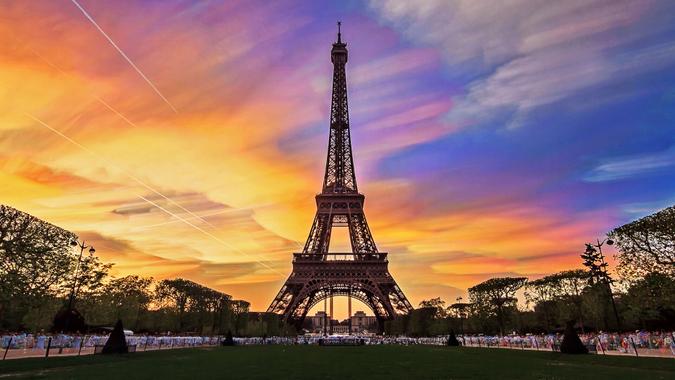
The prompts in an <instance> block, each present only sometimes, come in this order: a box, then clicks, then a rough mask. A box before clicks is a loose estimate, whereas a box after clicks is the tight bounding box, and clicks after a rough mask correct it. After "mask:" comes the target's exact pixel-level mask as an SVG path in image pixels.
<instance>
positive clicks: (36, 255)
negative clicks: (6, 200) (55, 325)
mask: <svg viewBox="0 0 675 380" xmlns="http://www.w3.org/2000/svg"><path fill="white" fill-rule="evenodd" d="M76 238H77V236H76V235H75V234H73V233H72V232H68V231H66V230H64V229H62V228H59V227H57V226H55V225H53V224H50V223H47V222H45V221H43V220H40V219H38V218H36V217H34V216H32V215H29V214H26V213H24V212H21V211H19V210H16V209H14V208H12V207H9V206H4V205H0V283H2V291H3V295H4V296H5V297H9V298H17V297H18V298H20V299H24V300H30V299H36V298H37V299H39V298H41V297H45V296H47V295H49V294H53V293H55V292H59V291H63V290H64V285H66V284H65V283H64V281H63V279H64V278H66V277H67V275H68V274H69V272H70V271H71V266H72V254H73V252H72V251H71V247H70V242H71V241H73V240H75V239H76Z"/></svg>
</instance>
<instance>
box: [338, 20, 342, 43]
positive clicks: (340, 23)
mask: <svg viewBox="0 0 675 380" xmlns="http://www.w3.org/2000/svg"><path fill="white" fill-rule="evenodd" d="M337 24H338V40H337V43H339V44H341V43H342V33H340V26H341V25H342V21H338V22H337Z"/></svg>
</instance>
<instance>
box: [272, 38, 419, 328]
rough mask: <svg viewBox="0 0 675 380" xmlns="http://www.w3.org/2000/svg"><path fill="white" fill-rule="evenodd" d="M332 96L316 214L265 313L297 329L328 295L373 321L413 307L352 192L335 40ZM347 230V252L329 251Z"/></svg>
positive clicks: (341, 54)
mask: <svg viewBox="0 0 675 380" xmlns="http://www.w3.org/2000/svg"><path fill="white" fill-rule="evenodd" d="M331 61H332V62H333V95H332V104H331V113H330V137H329V140H328V157H327V159H326V173H325V176H324V180H323V189H322V191H321V193H320V194H318V195H317V196H316V206H317V211H316V216H315V217H314V222H313V224H312V228H311V230H310V232H309V237H308V238H307V242H306V243H305V246H304V248H303V251H302V253H294V254H293V271H292V273H291V275H290V276H289V277H288V279H287V280H286V283H285V284H284V285H283V286H282V287H281V290H280V291H279V293H278V294H277V296H276V297H275V298H274V301H272V304H271V305H270V306H269V308H268V309H267V312H272V313H277V314H281V315H282V316H283V319H284V320H285V321H287V322H290V323H293V324H295V325H296V326H298V327H300V326H301V325H302V322H303V320H304V319H305V316H306V315H307V313H308V312H309V310H310V309H311V308H312V307H313V306H314V305H316V304H318V303H319V302H321V301H323V300H325V299H327V298H331V297H333V296H348V297H352V298H355V299H358V300H360V301H362V302H363V303H365V304H366V305H368V306H369V307H370V308H371V309H372V310H373V312H374V313H375V316H376V317H377V319H378V321H379V322H380V323H379V325H380V328H382V325H383V324H382V322H383V321H384V320H387V319H392V318H394V317H395V316H396V315H399V314H406V313H408V312H409V311H411V310H412V309H413V308H412V306H411V305H410V302H408V299H407V298H406V297H405V295H404V294H403V292H402V291H401V289H400V288H399V287H398V285H397V284H396V281H394V278H393V277H392V276H391V274H390V273H389V269H388V260H387V253H384V252H378V250H377V246H376V245H375V240H374V239H373V236H372V235H371V233H370V229H369V228H368V223H367V222H366V216H365V214H364V211H363V203H364V200H365V197H364V195H363V194H360V193H359V192H358V188H357V185H356V174H355V172H354V157H353V155H352V144H351V137H350V133H349V110H348V106H347V78H346V75H345V65H346V63H347V45H346V44H344V43H343V42H342V39H341V34H340V32H339V31H338V40H337V42H336V43H334V44H333V48H332V50H331ZM338 226H339V227H347V228H349V237H350V243H351V248H352V252H349V253H329V252H328V248H329V246H330V237H331V231H332V229H333V227H338Z"/></svg>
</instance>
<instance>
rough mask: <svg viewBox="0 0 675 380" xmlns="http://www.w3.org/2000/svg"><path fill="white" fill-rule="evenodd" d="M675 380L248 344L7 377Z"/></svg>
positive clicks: (428, 354) (597, 362) (26, 367)
mask: <svg viewBox="0 0 675 380" xmlns="http://www.w3.org/2000/svg"><path fill="white" fill-rule="evenodd" d="M28 378H44V379H124V380H130V379H191V380H198V379H270V378H280V379H341V380H343V379H369V380H370V379H392V378H396V379H399V378H400V379H407V380H414V379H575V380H578V379H593V380H599V379H613V380H617V379H631V380H637V379H649V380H656V379H675V360H673V359H659V358H634V357H620V356H602V355H584V356H567V355H561V354H559V353H554V352H537V351H517V350H504V349H486V348H455V347H432V346H408V347H406V346H361V347H318V346H243V347H217V348H188V349H176V350H166V351H151V352H147V353H145V352H139V353H135V354H129V355H123V356H100V355H96V356H92V355H88V356H81V357H60V358H49V359H44V358H37V359H20V360H8V361H4V362H0V379H28Z"/></svg>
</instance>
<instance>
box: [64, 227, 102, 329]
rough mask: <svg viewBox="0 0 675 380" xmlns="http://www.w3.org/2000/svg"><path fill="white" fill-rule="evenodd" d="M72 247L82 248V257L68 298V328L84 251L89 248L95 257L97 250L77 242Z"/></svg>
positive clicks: (79, 257)
mask: <svg viewBox="0 0 675 380" xmlns="http://www.w3.org/2000/svg"><path fill="white" fill-rule="evenodd" d="M70 245H71V246H73V247H80V255H79V256H78V257H77V264H76V265H75V275H74V276H73V287H72V288H71V290H70V297H69V298H68V316H69V318H68V319H67V320H66V326H67V323H68V322H69V321H70V313H71V311H72V310H73V302H75V297H76V294H75V290H76V289H77V275H78V272H79V271H80V263H81V262H82V253H84V250H85V249H87V248H89V255H90V256H91V255H93V254H94V252H96V250H95V249H94V247H92V246H88V245H86V244H85V243H84V241H82V242H78V241H77V240H73V241H72V242H70Z"/></svg>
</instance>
